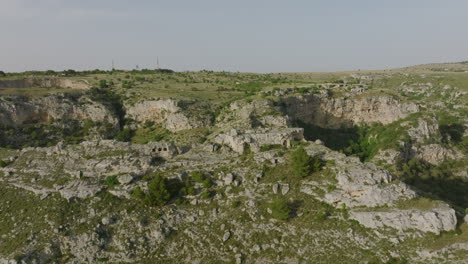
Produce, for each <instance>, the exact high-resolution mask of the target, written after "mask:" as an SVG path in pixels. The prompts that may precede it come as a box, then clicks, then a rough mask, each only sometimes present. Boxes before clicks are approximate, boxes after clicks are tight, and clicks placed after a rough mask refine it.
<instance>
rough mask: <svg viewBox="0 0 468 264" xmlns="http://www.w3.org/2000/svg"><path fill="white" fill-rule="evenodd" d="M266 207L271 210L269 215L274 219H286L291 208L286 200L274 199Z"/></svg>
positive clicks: (289, 214)
mask: <svg viewBox="0 0 468 264" xmlns="http://www.w3.org/2000/svg"><path fill="white" fill-rule="evenodd" d="M268 208H270V210H271V216H272V217H273V218H275V219H278V220H288V219H289V218H290V217H291V208H290V207H289V204H288V202H287V201H286V200H283V199H278V200H275V201H273V202H271V203H270V204H269V206H268Z"/></svg>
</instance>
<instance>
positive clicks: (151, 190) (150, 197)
mask: <svg viewBox="0 0 468 264" xmlns="http://www.w3.org/2000/svg"><path fill="white" fill-rule="evenodd" d="M170 199H171V193H170V191H169V188H168V183H167V179H166V178H163V177H162V176H161V175H159V174H156V175H155V176H154V177H153V179H152V180H151V181H150V183H149V184H148V193H147V195H146V196H145V199H144V202H145V204H146V205H149V206H162V205H165V204H166V203H167V202H169V200H170Z"/></svg>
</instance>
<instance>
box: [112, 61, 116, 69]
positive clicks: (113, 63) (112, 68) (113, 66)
mask: <svg viewBox="0 0 468 264" xmlns="http://www.w3.org/2000/svg"><path fill="white" fill-rule="evenodd" d="M112 70H115V67H114V60H112Z"/></svg>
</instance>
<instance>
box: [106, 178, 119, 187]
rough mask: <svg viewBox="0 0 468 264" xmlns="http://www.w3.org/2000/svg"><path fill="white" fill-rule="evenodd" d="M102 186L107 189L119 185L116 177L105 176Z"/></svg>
mask: <svg viewBox="0 0 468 264" xmlns="http://www.w3.org/2000/svg"><path fill="white" fill-rule="evenodd" d="M104 184H105V185H107V186H109V187H112V186H116V185H119V180H118V179H117V176H116V175H112V176H107V177H106V178H105V180H104Z"/></svg>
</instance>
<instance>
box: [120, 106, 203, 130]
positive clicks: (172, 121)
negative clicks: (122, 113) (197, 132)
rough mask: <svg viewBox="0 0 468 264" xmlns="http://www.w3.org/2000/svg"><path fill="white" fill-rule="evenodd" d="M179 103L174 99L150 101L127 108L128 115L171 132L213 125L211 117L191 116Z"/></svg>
mask: <svg viewBox="0 0 468 264" xmlns="http://www.w3.org/2000/svg"><path fill="white" fill-rule="evenodd" d="M191 114H193V113H190V111H184V109H183V108H182V107H181V106H180V105H179V102H178V101H175V100H172V99H166V100H149V101H142V102H139V103H136V104H135V105H132V106H128V107H127V115H128V116H129V117H131V118H133V119H134V120H136V121H138V122H145V121H153V122H156V123H160V124H163V125H164V127H165V128H167V129H168V130H170V131H174V132H175V131H180V130H186V129H192V128H198V127H205V126H208V125H210V124H211V120H210V118H209V116H203V115H198V116H196V115H191Z"/></svg>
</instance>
